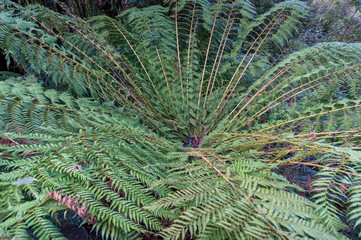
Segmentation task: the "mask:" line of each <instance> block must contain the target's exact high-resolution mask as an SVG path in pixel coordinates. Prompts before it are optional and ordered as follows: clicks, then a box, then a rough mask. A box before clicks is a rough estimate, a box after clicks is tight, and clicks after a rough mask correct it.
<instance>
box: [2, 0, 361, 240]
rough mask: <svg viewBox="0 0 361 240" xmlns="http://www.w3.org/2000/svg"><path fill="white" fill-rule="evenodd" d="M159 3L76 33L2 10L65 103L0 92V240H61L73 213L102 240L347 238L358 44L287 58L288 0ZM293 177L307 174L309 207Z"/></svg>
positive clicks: (354, 164) (25, 63) (37, 89)
mask: <svg viewBox="0 0 361 240" xmlns="http://www.w3.org/2000/svg"><path fill="white" fill-rule="evenodd" d="M168 4H169V7H162V6H152V7H148V8H142V9H139V8H133V9H128V10H126V11H124V12H122V13H121V14H120V15H119V16H117V17H116V18H110V17H106V16H97V17H94V18H91V19H89V20H83V19H78V18H77V17H75V16H71V15H68V16H65V15H61V14H56V13H53V12H51V11H50V10H48V9H46V8H44V7H40V6H27V7H21V6H19V5H16V4H14V3H12V2H10V1H2V2H1V5H0V6H1V9H2V10H1V13H0V40H1V41H0V47H1V48H2V49H4V51H5V53H6V54H7V55H9V56H11V57H13V59H14V60H16V61H17V63H18V64H20V65H21V66H22V67H23V68H24V69H26V70H27V71H28V73H32V74H36V75H38V77H39V79H40V78H45V79H47V81H49V82H51V86H53V87H54V88H58V90H59V89H62V88H63V87H64V86H67V89H68V91H66V92H61V91H57V90H54V89H52V90H44V89H43V88H42V87H41V86H40V85H39V84H34V83H31V82H30V81H22V82H21V83H20V84H19V83H14V82H16V81H14V78H12V79H10V80H8V81H3V82H1V85H0V115H1V130H2V133H1V135H0V137H2V138H6V139H10V140H11V141H12V142H13V143H14V144H11V145H10V146H5V145H0V146H1V149H2V152H3V153H2V155H1V160H0V164H1V166H2V173H1V174H0V188H1V193H0V196H1V199H3V200H2V202H1V208H0V211H1V212H0V218H1V219H3V223H1V224H0V231H1V234H3V235H4V236H5V235H8V236H10V237H13V238H15V239H16V238H21V239H26V238H31V237H32V236H36V237H37V238H43V239H49V238H58V237H60V236H61V235H60V232H59V231H58V230H57V229H58V226H57V225H56V224H55V220H54V213H59V212H60V211H64V210H66V209H68V210H69V211H72V212H73V213H75V214H78V216H79V217H80V218H82V219H83V221H84V223H85V222H88V224H92V225H93V229H95V230H96V231H98V232H100V233H101V234H102V235H103V236H104V238H110V239H134V238H137V237H139V238H144V236H146V235H147V234H148V235H149V234H150V235H157V236H160V237H161V238H165V239H179V238H180V239H245V238H246V239H343V238H346V236H344V235H342V234H340V231H342V230H343V229H345V228H346V220H345V219H348V220H352V221H355V223H356V226H357V225H359V224H360V221H359V213H360V207H359V198H360V197H359V196H360V191H359V182H360V176H361V172H360V166H359V165H360V164H359V160H360V154H359V152H358V151H359V150H360V147H359V144H360V143H359V142H360V136H361V135H360V130H359V126H360V117H361V116H360V106H361V105H360V99H359V98H358V96H359V94H360V84H359V81H360V71H361V65H360V58H361V45H360V44H345V43H322V44H318V45H315V46H313V47H310V48H307V49H303V50H302V51H299V52H295V53H293V54H291V55H289V56H284V55H282V48H283V47H285V46H287V42H288V40H289V39H290V38H291V37H292V36H293V35H294V34H295V33H296V32H297V29H298V26H299V20H300V19H301V18H303V17H305V16H306V15H305V14H306V12H307V6H306V5H305V4H304V3H302V2H300V1H297V0H291V1H285V2H283V3H280V4H277V5H274V6H273V7H272V8H271V9H270V10H269V11H267V12H265V13H263V14H261V15H257V13H256V10H255V7H254V4H253V3H252V1H247V0H236V1H231V2H227V1H217V2H212V3H211V2H208V1H169V2H168ZM44 13H46V14H47V16H48V17H47V19H46V21H45V22H44V19H42V16H43V15H42V14H44ZM60 22H61V23H62V25H61V26H58V27H57V28H51V24H54V23H60ZM25 79H26V78H25ZM288 165H298V166H311V167H314V168H315V170H316V171H317V172H318V174H317V175H316V176H315V178H314V179H313V184H312V192H311V193H310V195H311V199H308V198H306V197H302V196H301V195H300V194H299V193H301V192H303V191H304V190H303V189H302V188H300V187H299V186H297V185H295V184H291V183H289V182H288V181H287V180H286V178H285V177H283V176H282V172H281V168H279V167H280V166H288Z"/></svg>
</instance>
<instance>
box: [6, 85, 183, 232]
mask: <svg viewBox="0 0 361 240" xmlns="http://www.w3.org/2000/svg"><path fill="white" fill-rule="evenodd" d="M0 89H1V93H0V96H1V98H0V106H1V107H0V109H1V119H2V120H3V121H4V122H5V124H3V125H5V126H6V129H5V131H4V132H3V134H2V135H1V137H4V138H8V139H11V140H12V141H14V142H15V143H16V144H14V145H12V146H4V145H1V149H2V156H1V166H3V167H5V168H4V171H3V172H2V173H1V174H0V182H1V183H0V185H1V187H0V189H1V193H0V194H1V212H0V216H3V217H2V219H3V220H4V219H6V221H2V223H0V231H1V232H2V234H6V235H10V236H12V237H15V238H16V236H18V235H17V234H20V235H21V239H26V238H24V237H25V236H27V238H29V237H30V235H29V232H27V231H26V229H28V230H29V229H30V230H31V229H32V230H33V231H34V232H33V234H34V235H35V236H37V237H38V238H40V239H50V238H56V237H57V236H58V235H61V234H60V232H58V231H57V230H56V229H57V228H56V227H55V226H53V225H54V224H53V223H52V222H51V221H49V220H48V217H49V214H50V212H51V211H56V210H59V209H62V208H61V207H60V206H59V205H60V203H63V205H64V204H66V203H67V202H69V203H68V205H69V204H70V206H73V208H71V209H72V210H73V211H75V210H78V211H79V216H80V217H83V218H85V219H84V220H89V219H92V222H93V223H94V228H96V229H97V230H99V229H102V230H101V231H102V233H103V234H104V235H105V236H110V234H112V237H113V238H115V239H119V238H122V237H121V236H128V235H134V234H135V233H137V234H139V233H146V232H148V231H151V230H152V231H154V230H160V229H161V228H162V224H161V222H160V221H159V220H158V219H156V218H155V217H154V216H153V215H151V214H149V213H147V212H146V211H144V210H142V206H144V205H148V204H150V203H152V202H154V201H155V200H156V197H159V196H165V195H166V194H167V193H168V191H169V190H167V189H165V188H162V187H158V188H154V189H153V190H152V191H149V190H147V188H148V187H149V186H150V185H151V184H152V183H153V182H154V181H156V180H158V179H159V178H162V177H164V173H162V171H161V169H160V168H154V169H153V168H147V169H144V166H146V165H152V164H154V163H155V162H157V163H159V162H162V161H163V162H166V161H167V156H166V153H167V152H168V151H169V150H175V149H176V148H177V147H176V146H174V145H173V144H171V143H168V142H166V141H164V140H162V139H160V138H158V137H156V136H155V135H154V134H152V133H151V132H150V131H149V130H147V129H146V128H142V127H140V128H139V127H137V126H135V123H134V120H131V119H128V118H126V117H125V116H122V114H121V113H120V112H119V111H118V110H116V109H114V108H113V107H112V104H105V105H103V106H99V105H96V102H94V101H91V100H89V99H78V100H76V101H75V100H74V99H73V98H71V97H70V96H69V95H67V94H59V93H57V92H56V91H54V90H48V91H43V90H42V88H41V87H40V86H39V85H32V86H29V87H24V86H21V85H15V86H10V85H9V84H7V83H5V82H2V83H1V87H0ZM112 109H113V110H112ZM44 126H46V127H44ZM24 133H25V134H26V135H24ZM109 138H110V139H112V140H111V141H109ZM54 192H55V193H56V194H55V193H54ZM51 199H54V200H56V201H57V202H58V204H54V200H51ZM77 204H78V206H77ZM63 208H64V206H63ZM84 211H86V212H87V213H88V217H84V216H86V214H84ZM7 214H9V215H7ZM161 214H163V215H162V216H164V217H165V218H167V214H169V215H171V214H170V213H167V211H163V212H161ZM5 216H6V218H4V217H5ZM94 219H96V221H94ZM52 226H53V227H52ZM20 235H19V237H20Z"/></svg>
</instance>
